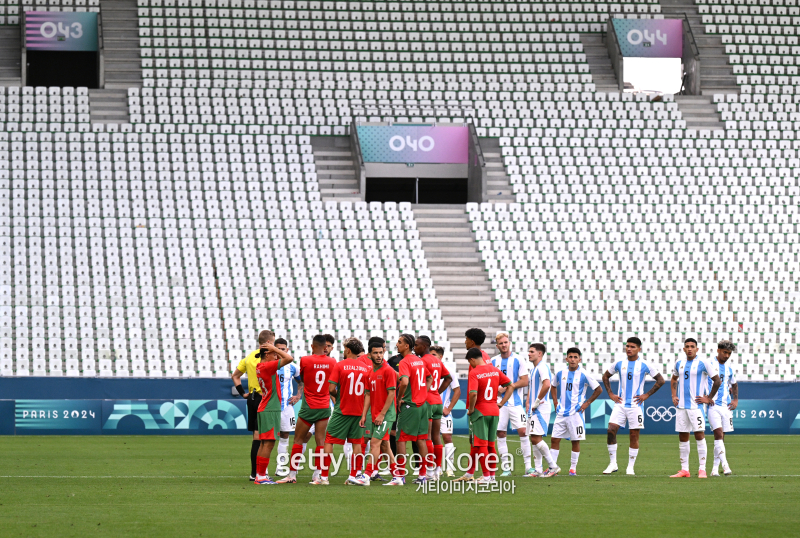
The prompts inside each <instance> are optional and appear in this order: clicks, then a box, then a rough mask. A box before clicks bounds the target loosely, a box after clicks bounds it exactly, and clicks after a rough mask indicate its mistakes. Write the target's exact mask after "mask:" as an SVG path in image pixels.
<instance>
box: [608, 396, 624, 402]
mask: <svg viewBox="0 0 800 538" xmlns="http://www.w3.org/2000/svg"><path fill="white" fill-rule="evenodd" d="M608 396H609V397H610V398H611V400H612V401H613V402H614V403H618V404H621V403H622V398H620V397H619V396H617V395H616V394H609V395H608Z"/></svg>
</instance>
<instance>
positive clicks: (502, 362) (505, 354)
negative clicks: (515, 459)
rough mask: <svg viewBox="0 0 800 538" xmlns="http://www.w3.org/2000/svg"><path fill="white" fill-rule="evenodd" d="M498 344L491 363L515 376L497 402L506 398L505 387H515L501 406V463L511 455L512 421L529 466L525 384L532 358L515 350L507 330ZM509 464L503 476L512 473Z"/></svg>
mask: <svg viewBox="0 0 800 538" xmlns="http://www.w3.org/2000/svg"><path fill="white" fill-rule="evenodd" d="M495 344H496V346H497V350H498V351H499V352H500V354H499V355H496V356H494V357H492V360H491V364H492V366H494V367H495V368H497V369H498V370H500V371H501V372H503V373H504V374H505V375H507V376H508V378H509V379H510V380H511V386H510V387H508V389H503V392H499V393H498V394H497V403H498V404H499V403H500V401H501V400H502V399H503V395H504V392H505V390H513V391H514V393H513V395H512V396H511V398H509V400H508V403H506V404H505V405H504V406H503V407H501V408H500V417H499V421H498V423H497V455H498V457H499V458H500V463H501V465H503V462H507V460H508V459H509V456H508V442H507V440H506V432H507V431H508V423H509V422H511V427H512V428H513V429H515V430H517V433H518V434H519V442H520V449H521V450H522V459H523V461H524V462H525V469H530V467H531V444H530V441H529V440H528V434H527V433H526V432H525V428H526V426H527V423H528V415H527V414H526V413H525V397H524V395H523V393H524V391H525V387H526V386H527V385H528V366H529V365H528V361H526V360H525V359H524V358H523V357H520V356H519V355H517V354H516V353H514V352H513V351H511V339H510V338H509V336H508V334H507V333H504V332H499V333H497V336H495ZM507 465H508V463H505V464H504V467H505V469H504V470H503V474H501V475H500V476H509V475H510V474H511V471H510V470H509V468H508V467H506V466H507Z"/></svg>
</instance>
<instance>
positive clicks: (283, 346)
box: [275, 338, 289, 353]
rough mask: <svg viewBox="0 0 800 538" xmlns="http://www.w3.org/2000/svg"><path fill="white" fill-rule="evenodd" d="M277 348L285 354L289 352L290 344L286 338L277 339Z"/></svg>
mask: <svg viewBox="0 0 800 538" xmlns="http://www.w3.org/2000/svg"><path fill="white" fill-rule="evenodd" d="M275 347H277V348H278V349H280V350H281V351H283V352H284V353H285V352H287V351H289V342H287V341H286V339H285V338H277V339H276V340H275Z"/></svg>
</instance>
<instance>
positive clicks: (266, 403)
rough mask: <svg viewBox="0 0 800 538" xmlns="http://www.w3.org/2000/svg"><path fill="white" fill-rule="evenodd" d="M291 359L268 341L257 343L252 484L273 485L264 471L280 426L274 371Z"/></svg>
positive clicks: (275, 374)
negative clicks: (258, 443) (255, 452)
mask: <svg viewBox="0 0 800 538" xmlns="http://www.w3.org/2000/svg"><path fill="white" fill-rule="evenodd" d="M292 361H294V359H293V358H292V356H291V355H289V354H288V353H286V352H284V351H281V350H280V349H278V348H277V347H275V346H274V345H272V343H270V342H266V343H265V344H264V345H262V346H261V362H260V363H259V364H258V367H257V368H256V375H257V376H258V384H259V386H260V387H261V394H262V397H261V403H260V404H259V406H258V432H259V434H258V435H259V437H260V439H261V446H259V448H258V456H257V457H256V479H255V481H254V483H255V484H256V485H259V486H261V485H272V484H275V482H273V481H272V480H270V478H269V475H268V474H267V469H268V468H269V458H270V456H271V455H272V448H273V447H274V446H275V433H277V432H280V428H281V386H280V382H279V381H278V370H279V369H280V368H283V367H284V366H286V365H287V364H289V363H291V362H292Z"/></svg>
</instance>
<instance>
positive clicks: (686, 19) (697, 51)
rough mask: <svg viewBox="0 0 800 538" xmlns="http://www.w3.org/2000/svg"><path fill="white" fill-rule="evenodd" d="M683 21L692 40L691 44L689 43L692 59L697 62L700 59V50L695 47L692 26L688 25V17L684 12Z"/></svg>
mask: <svg viewBox="0 0 800 538" xmlns="http://www.w3.org/2000/svg"><path fill="white" fill-rule="evenodd" d="M683 20H684V21H685V22H686V27H687V28H688V29H689V35H690V36H691V39H692V43H691V44H692V54H693V55H694V59H695V60H699V59H700V48H699V47H698V46H697V41H695V39H694V32H693V31H692V25H691V24H689V16H688V15H687V14H686V12H685V11H684V12H683Z"/></svg>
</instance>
